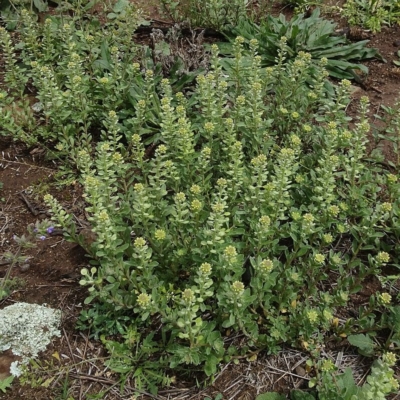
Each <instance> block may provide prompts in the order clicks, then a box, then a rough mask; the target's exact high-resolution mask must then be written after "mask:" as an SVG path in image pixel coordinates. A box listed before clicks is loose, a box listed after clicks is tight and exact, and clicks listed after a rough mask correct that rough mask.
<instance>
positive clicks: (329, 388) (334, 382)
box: [256, 353, 399, 400]
mask: <svg viewBox="0 0 400 400" xmlns="http://www.w3.org/2000/svg"><path fill="white" fill-rule="evenodd" d="M395 362H396V356H395V355H394V354H393V353H385V354H384V355H383V356H382V357H381V358H379V359H378V360H376V361H375V362H374V363H373V365H372V367H371V373H370V374H369V375H368V376H367V379H366V383H364V384H363V385H362V386H357V385H356V383H355V382H354V378H353V375H352V371H351V368H346V370H345V372H344V373H342V374H338V373H337V368H336V367H335V365H334V364H333V362H332V361H331V360H330V359H328V360H321V361H320V362H319V366H318V367H317V377H315V378H313V379H312V380H311V381H310V387H312V388H314V387H315V389H316V391H317V393H316V394H315V393H309V392H304V391H301V390H293V391H292V392H291V393H290V398H291V399H292V400H314V399H316V398H317V399H319V400H375V399H377V400H385V399H386V396H387V395H389V394H391V393H395V392H396V391H397V390H398V388H399V382H398V381H397V379H395V378H394V376H393V375H394V371H393V369H392V368H393V366H394V364H395ZM274 399H276V400H280V399H286V397H285V396H282V395H280V394H278V393H275V392H270V393H264V394H261V395H259V396H258V397H257V399H256V400H274Z"/></svg>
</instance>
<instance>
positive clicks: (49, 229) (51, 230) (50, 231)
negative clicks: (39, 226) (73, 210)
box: [46, 226, 54, 234]
mask: <svg viewBox="0 0 400 400" xmlns="http://www.w3.org/2000/svg"><path fill="white" fill-rule="evenodd" d="M46 232H47V233H48V234H51V233H53V232H54V226H49V227H48V228H47V229H46Z"/></svg>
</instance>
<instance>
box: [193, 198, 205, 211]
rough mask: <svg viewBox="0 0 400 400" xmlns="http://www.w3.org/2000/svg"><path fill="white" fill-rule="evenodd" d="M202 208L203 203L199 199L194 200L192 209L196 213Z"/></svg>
mask: <svg viewBox="0 0 400 400" xmlns="http://www.w3.org/2000/svg"><path fill="white" fill-rule="evenodd" d="M202 207H203V205H202V204H201V201H199V200H197V199H195V200H193V201H192V203H191V204H190V208H191V210H192V211H194V212H198V211H200V210H201V208H202Z"/></svg>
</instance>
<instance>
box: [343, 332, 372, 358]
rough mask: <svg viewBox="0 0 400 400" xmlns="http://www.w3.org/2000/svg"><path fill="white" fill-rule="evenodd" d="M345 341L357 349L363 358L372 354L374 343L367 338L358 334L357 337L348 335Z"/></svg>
mask: <svg viewBox="0 0 400 400" xmlns="http://www.w3.org/2000/svg"><path fill="white" fill-rule="evenodd" d="M347 339H348V341H349V343H350V344H351V345H352V346H355V347H357V348H358V349H359V352H360V354H362V355H365V356H372V355H373V354H374V342H373V341H372V339H371V338H370V337H369V336H367V335H364V334H363V333H360V334H358V335H350V336H349V337H348V338H347Z"/></svg>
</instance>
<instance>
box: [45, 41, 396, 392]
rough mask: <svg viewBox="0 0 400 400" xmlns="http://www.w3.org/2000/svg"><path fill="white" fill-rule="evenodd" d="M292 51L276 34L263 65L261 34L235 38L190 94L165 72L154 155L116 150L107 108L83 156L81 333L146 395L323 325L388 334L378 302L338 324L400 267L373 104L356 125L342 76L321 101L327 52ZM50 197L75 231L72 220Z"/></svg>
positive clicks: (132, 142) (319, 334) (322, 330)
mask: <svg viewBox="0 0 400 400" xmlns="http://www.w3.org/2000/svg"><path fill="white" fill-rule="evenodd" d="M286 50H287V46H286V45H285V40H283V39H282V40H280V41H279V43H278V53H277V64H276V66H274V67H269V68H262V67H261V65H260V64H261V57H260V56H259V55H258V53H257V52H258V47H257V41H256V40H252V41H251V42H250V52H251V53H250V55H249V56H248V57H244V49H243V38H240V37H239V38H237V39H236V41H235V43H234V55H235V58H234V61H233V67H232V68H231V69H230V70H229V72H228V73H226V72H225V71H223V69H222V64H223V62H224V61H223V60H220V59H219V58H218V50H217V46H216V45H214V46H212V57H211V67H210V71H209V72H208V73H207V74H205V75H199V76H198V78H197V86H196V88H195V89H194V91H193V92H192V93H190V94H187V96H185V95H184V94H183V93H181V92H178V93H176V94H175V93H173V90H172V88H171V86H170V83H169V81H168V80H163V81H162V82H161V92H162V96H161V98H159V99H158V101H157V102H156V103H157V104H159V105H160V111H159V112H158V113H157V114H154V115H156V116H157V118H159V120H158V121H156V123H157V125H158V126H160V127H161V129H160V132H159V134H158V135H157V136H153V137H152V139H153V142H152V148H154V147H155V149H154V155H152V156H149V155H148V153H146V148H145V146H144V143H143V141H144V140H145V139H146V135H143V137H141V135H140V134H138V133H137V132H138V130H134V131H132V133H131V136H130V137H129V140H128V143H127V144H124V142H123V141H122V138H121V136H122V135H121V134H120V133H119V132H120V128H121V126H120V124H119V122H118V119H117V115H116V113H115V112H113V111H110V113H109V115H108V117H107V120H106V127H108V131H105V132H104V133H103V134H102V138H101V139H102V141H101V142H99V143H97V145H96V151H95V153H92V152H89V151H87V149H86V148H84V147H83V148H80V150H79V151H77V165H78V168H79V170H80V174H81V182H82V184H83V187H84V196H85V199H86V202H87V207H86V212H87V214H88V215H89V222H90V224H91V229H92V232H93V234H94V235H95V241H94V242H93V243H86V244H85V243H83V245H84V246H85V247H86V250H87V252H88V253H89V254H90V255H91V257H92V259H93V260H92V267H91V268H85V269H83V270H82V279H81V284H82V285H86V286H88V290H89V296H88V298H87V299H86V301H85V303H86V304H88V305H89V304H90V308H89V309H88V310H86V311H85V312H84V314H83V315H82V318H81V327H85V326H86V327H88V326H91V327H92V331H93V332H95V335H97V336H100V337H101V339H102V341H103V343H104V344H105V346H106V347H107V348H108V350H109V352H110V354H111V359H110V361H109V362H108V365H109V366H110V368H111V369H112V370H114V371H117V372H119V373H121V374H122V375H123V381H124V379H125V378H127V377H129V376H130V377H133V379H134V380H135V384H136V387H138V388H140V387H143V386H147V387H149V388H150V389H151V391H152V392H155V391H156V390H157V387H158V386H159V385H165V384H167V383H168V382H171V381H173V379H174V375H175V374H177V373H178V372H187V365H192V366H194V367H195V368H196V369H201V370H202V371H204V372H205V373H206V375H208V376H213V375H214V374H215V372H216V371H217V368H218V365H219V363H220V362H222V361H227V360H229V359H231V357H232V356H234V355H237V354H246V353H247V352H250V351H252V350H254V349H258V350H259V349H264V348H267V349H268V351H269V352H275V351H277V350H278V349H279V347H280V345H281V344H282V343H287V344H289V345H292V346H300V347H302V348H303V349H308V350H309V351H311V352H313V354H315V353H316V352H317V350H318V348H320V345H321V344H322V343H323V342H324V340H325V337H326V336H327V335H328V336H332V335H333V336H334V337H335V338H337V339H338V340H340V337H341V336H340V335H342V336H346V335H347V336H348V335H350V334H357V333H361V332H363V331H368V332H371V334H372V332H374V331H377V330H383V329H387V328H388V327H389V326H390V324H392V326H393V329H394V331H398V327H397V325H395V326H394V325H393V322H390V321H389V318H388V317H387V315H388V314H389V313H390V309H388V307H387V300H388V298H387V296H385V302H386V303H382V302H381V301H380V298H379V296H378V295H376V296H371V302H370V304H369V305H368V307H366V308H361V309H360V310H359V313H357V317H354V318H350V317H348V318H347V319H346V320H345V321H344V322H342V323H339V320H338V319H337V318H335V314H336V313H337V312H338V310H339V309H340V310H343V308H344V307H346V305H347V304H348V303H349V302H350V301H351V295H352V294H353V293H356V292H357V291H359V290H360V289H361V288H362V283H363V281H364V279H365V278H367V277H369V276H371V275H373V276H375V275H384V273H383V271H382V269H383V268H384V267H385V265H387V264H391V265H397V264H398V262H399V259H398V253H396V251H395V250H394V249H395V247H396V241H397V239H396V238H397V237H398V236H397V235H398V233H397V232H398V225H397V223H396V221H397V220H398V214H399V197H398V196H397V195H396V193H398V190H399V183H398V181H397V177H396V176H395V175H393V174H390V173H387V171H385V170H383V169H382V168H379V166H376V167H374V168H371V166H370V165H369V163H368V162H367V161H366V160H365V158H366V141H367V139H366V134H367V133H368V132H369V130H370V125H369V123H368V118H367V113H368V99H367V98H362V99H361V103H360V111H359V115H358V117H357V119H356V120H355V123H354V124H353V126H352V127H351V126H350V125H349V118H348V117H347V116H346V113H345V108H346V106H347V104H348V96H349V90H350V82H349V81H342V82H341V84H340V85H339V86H337V87H336V88H335V95H334V96H333V97H330V98H327V97H326V93H325V90H324V81H325V77H326V74H327V72H326V70H325V69H324V65H325V64H326V62H327V60H326V59H322V60H321V61H320V62H319V63H317V64H316V65H315V64H314V63H312V59H311V55H310V54H308V53H304V52H299V54H298V56H297V58H296V59H295V60H293V61H290V60H289V61H288V62H284V61H285V60H286V58H287V53H286ZM144 74H145V76H146V77H147V79H150V78H151V77H152V73H151V72H149V71H145V72H144ZM137 106H138V107H141V105H140V104H139V103H138V105H137ZM135 123H138V122H137V121H135ZM45 201H46V203H47V204H48V206H49V207H50V208H51V210H52V213H53V214H54V221H57V223H58V224H59V225H60V226H62V227H63V228H64V230H65V232H66V234H67V235H68V238H69V239H71V240H79V236H78V235H77V234H76V228H75V225H74V223H73V220H72V217H71V216H69V215H68V214H66V212H65V211H64V210H63V209H62V207H61V205H60V204H59V203H58V202H57V200H56V199H55V198H54V197H52V196H51V195H46V196H45ZM332 279H334V281H335V285H331V284H330V282H331V280H332ZM389 296H390V295H389ZM389 302H390V298H389ZM378 314H380V315H381V318H380V319H379V323H377V322H376V321H377V315H378ZM231 330H234V331H239V332H241V333H242V334H243V335H244V336H245V337H246V339H247V343H246V345H244V346H243V347H242V348H241V349H237V348H235V346H234V345H231V346H230V347H229V348H226V347H225V346H224V340H223V334H224V332H226V331H231ZM328 332H329V333H328ZM116 334H118V335H119V340H116V338H115V336H113V335H116ZM391 343H392V338H389V339H388V343H385V344H383V345H382V346H388V345H390V344H391Z"/></svg>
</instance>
